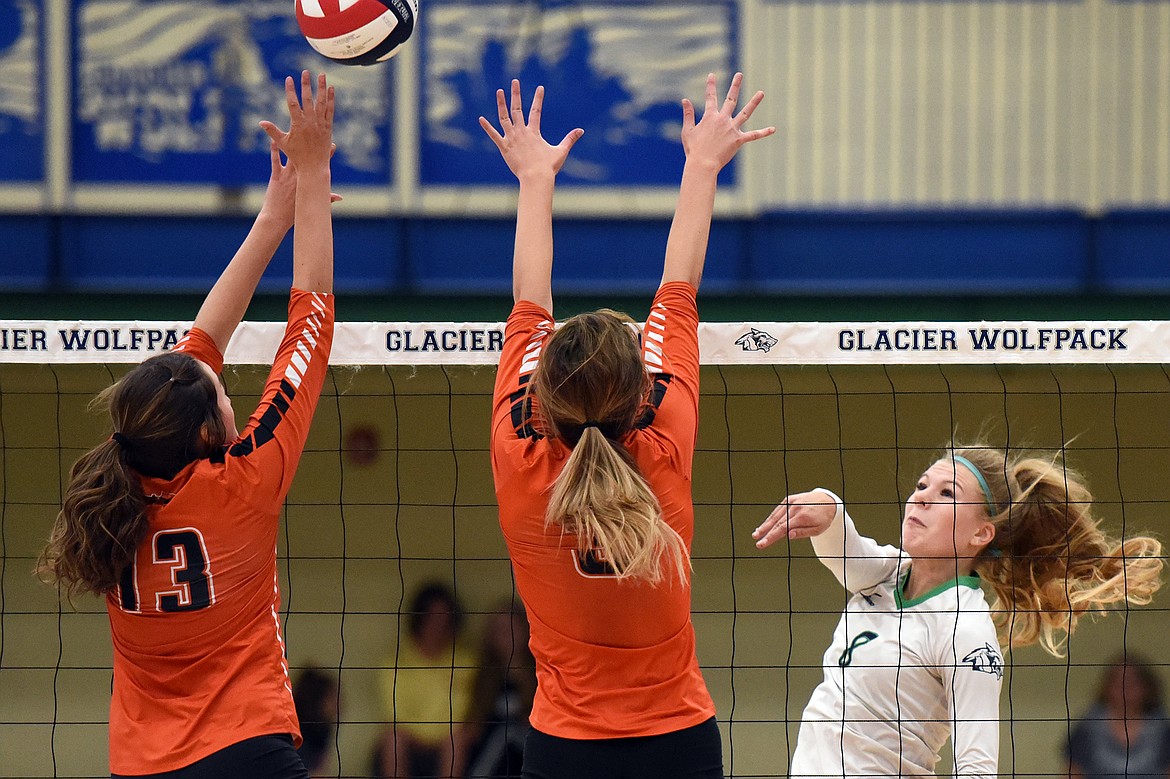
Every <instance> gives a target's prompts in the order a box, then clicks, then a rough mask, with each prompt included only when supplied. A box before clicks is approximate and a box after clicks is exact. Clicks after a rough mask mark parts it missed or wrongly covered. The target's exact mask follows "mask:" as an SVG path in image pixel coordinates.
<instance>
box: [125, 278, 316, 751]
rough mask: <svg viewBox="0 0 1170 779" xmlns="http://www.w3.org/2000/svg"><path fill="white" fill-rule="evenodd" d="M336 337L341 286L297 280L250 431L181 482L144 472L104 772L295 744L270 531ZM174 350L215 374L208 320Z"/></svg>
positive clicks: (219, 365) (191, 468) (187, 471)
mask: <svg viewBox="0 0 1170 779" xmlns="http://www.w3.org/2000/svg"><path fill="white" fill-rule="evenodd" d="M332 340H333V297H332V296H331V295H326V294H315V293H308V292H302V291H300V290H293V292H292V296H291V299H290V301H289V320H288V329H287V330H286V331H285V336H284V340H283V342H282V343H281V345H280V348H279V350H278V351H277V354H276V359H275V361H274V363H273V367H272V372H271V373H270V374H269V377H268V381H267V383H266V384H265V387H264V393H263V395H262V397H261V401H260V405H259V407H257V409H256V411H255V413H253V414H252V417H251V419H250V420H249V421H248V424H247V426H246V427H245V428H244V431H243V433H242V434H241V435H240V437H239V438H238V439H236V441H234V442H233V443H232V444H231V445H229V446H228V448H227V450H226V451H225V452H223V454H222V455H218V456H215V457H212V458H210V459H206V460H198V461H196V462H194V463H191V464H190V465H188V466H187V467H186V468H184V469H183V470H182V471H180V472H179V473H178V474H177V475H176V476H175V477H174V478H173V479H170V480H169V481H168V480H164V479H154V478H146V477H144V478H143V479H142V488H143V490H144V491H145V493H146V495H147V498H148V501H149V503H150V506H149V508H148V517H149V530H148V532H147V535H146V538H145V540H144V541H143V543H142V544H141V546H140V547H139V549H138V553H137V556H136V559H135V562H134V565H132V566H131V567H130V568H128V569H127V570H126V572H125V574H124V575H123V577H122V582H121V584H120V586H119V587H117V588H116V589H115V590H114V591H113V592H111V593H110V594H109V595H108V596H107V598H106V608H107V611H108V612H109V616H110V629H111V632H112V635H113V643H114V690H113V697H112V700H111V702H110V770H111V771H112V772H113V773H116V774H148V773H160V772H163V771H173V770H176V769H178V768H182V767H184V766H187V765H190V764H191V763H193V762H195V761H197V760H200V759H202V758H204V757H206V756H208V755H210V754H212V753H213V752H216V751H218V750H220V749H223V748H225V747H227V746H230V745H232V744H235V743H237V742H239V741H243V740H244V739H247V738H252V737H254V736H262V735H269V734H279V733H289V734H292V735H293V737H294V739H295V740H296V742H297V743H298V744H299V743H300V726H299V725H298V723H297V717H296V711H295V710H294V708H293V701H292V688H291V686H290V684H289V676H288V666H287V663H286V660H285V653H284V643H283V639H282V638H281V631H280V617H279V610H280V592H279V590H278V587H277V574H276V537H277V529H278V525H279V518H280V509H281V505H282V503H283V501H284V497H285V495H286V494H287V493H288V490H289V487H290V486H291V484H292V479H293V474H294V472H295V471H296V468H297V463H298V461H299V460H300V456H301V450H302V449H303V448H304V444H305V438H306V436H307V435H308V432H309V425H310V423H311V422H312V419H313V412H314V411H315V409H316V407H317V398H318V396H319V395H320V393H321V387H322V385H323V383H324V380H325V373H326V370H327V368H328V360H329V349H330V345H331V344H332ZM175 350H176V351H182V352H186V353H187V354H190V355H191V356H192V357H194V358H196V359H198V360H202V361H203V362H205V363H207V364H208V365H210V366H211V367H212V369H213V370H215V372H216V373H219V372H220V371H221V370H222V369H223V357H222V356H221V355H220V353H219V351H218V349H216V347H215V344H214V342H212V340H211V339H210V337H208V335H207V334H206V333H204V332H203V331H201V330H198V329H194V330H192V331H191V332H190V333H189V334H188V335H187V337H186V338H184V339H183V340H182V341H181V342H180V343H179V344H178V346H176V347H175Z"/></svg>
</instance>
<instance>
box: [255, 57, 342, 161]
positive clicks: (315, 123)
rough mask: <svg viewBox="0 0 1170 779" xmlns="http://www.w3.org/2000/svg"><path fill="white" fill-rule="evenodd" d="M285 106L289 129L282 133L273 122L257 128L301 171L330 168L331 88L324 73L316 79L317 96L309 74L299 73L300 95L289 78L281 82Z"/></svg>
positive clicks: (331, 154)
mask: <svg viewBox="0 0 1170 779" xmlns="http://www.w3.org/2000/svg"><path fill="white" fill-rule="evenodd" d="M284 96H285V100H286V101H287V103H288V117H289V128H288V132H282V131H281V130H280V129H279V128H277V126H276V125H274V124H273V123H272V122H261V123H260V126H261V127H262V128H263V129H264V132H266V133H268V137H269V138H271V139H272V140H273V142H274V143H276V146H277V148H279V149H280V150H281V151H282V152H284V155H285V156H286V157H288V158H289V160H290V161H291V163H292V164H293V165H294V166H295V167H297V168H299V169H300V170H302V171H304V170H308V169H309V168H312V167H316V166H326V167H328V165H329V158H330V157H332V156H333V148H334V147H333V87H331V86H329V85H328V84H326V83H325V74H324V73H322V74H320V75H319V76H317V95H316V97H314V96H313V82H312V77H311V76H310V75H309V71H307V70H306V71H303V72H302V73H301V96H300V98H299V99H298V98H297V91H296V88H295V85H294V82H293V80H292V76H289V77H288V78H286V79H285V80H284Z"/></svg>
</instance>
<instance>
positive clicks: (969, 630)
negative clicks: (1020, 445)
mask: <svg viewBox="0 0 1170 779" xmlns="http://www.w3.org/2000/svg"><path fill="white" fill-rule="evenodd" d="M822 492H825V493H827V494H828V495H830V496H832V497H833V498H834V500H836V501H837V515H836V517H835V518H834V520H833V524H832V526H831V527H830V528H829V529H828V530H827V531H826V532H825V533H823V534H821V535H820V536H817V537H816V538H814V539H813V540H812V542H813V548H814V550H815V551H816V553H817V557H819V558H820V560H821V562H822V563H823V564H824V565H825V566H826V567H827V568H828V569H829V570H830V571H832V572H833V574H834V575H835V576H836V577H837V580H838V581H839V582H841V584H842V585H844V587H845V588H846V589H847V590H848V591H849V592H850V593H853V595H852V597H851V598H850V599H849V602H848V604H847V606H846V608H845V612H844V613H843V614H842V615H841V621H840V622H839V623H838V624H837V628H836V630H835V631H834V632H833V642H832V644H831V645H830V646H829V649H828V651H827V652H825V656H824V660H823V663H822V665H823V666H824V670H825V678H824V680H823V681H822V682H821V683H820V684H819V685H818V686H817V688H816V689H815V690H814V691H813V694H812V698H811V699H810V700H809V703H808V706H807V707H805V710H804V714H803V716H802V717H801V726H800V735H799V738H798V740H797V745H796V752H795V754H794V755H793V757H792V770H791V776H792V777H819V778H821V779H824V778H826V777H834V778H840V779H844V778H846V777H847V778H848V779H870V778H871V777H890V776H934V775H935V765H936V764H937V763H938V760H939V750H940V749H941V748H942V746H943V745H944V744H945V743H946V740H947V738H948V737H951V738H952V747H953V752H954V755H955V764H954V766H953V767H952V773H953V775H954V776H963V777H995V776H996V771H997V763H998V759H999V691H1000V684H1001V681H1002V679H1003V658H1002V656H1001V654H1000V649H999V643H998V640H997V638H996V633H995V626H994V624H993V623H992V621H991V615H990V610H989V608H988V605H987V600H986V598H984V595H983V590H982V589H980V586H979V579H978V577H975V576H962V577H959V578H957V579H955V580H953V581H951V582H948V583H946V584H943V585H941V586H939V587H937V588H935V589H934V590H932V591H931V592H928V593H926V594H925V595H923V596H922V597H920V598H915V599H914V600H906V599H904V598H903V597H902V594H901V589H902V583H903V582H904V581H905V578H906V575H907V574H908V572H909V569H910V565H911V560H910V558H909V557H908V556H907V555H906V553H905V552H903V551H901V550H900V549H897V548H895V547H892V546H882V545H879V544H878V543H876V542H875V541H873V540H872V539H869V538H865V537H863V536H861V535H859V534H858V532H857V529H856V528H855V527H854V524H853V520H852V519H850V518H849V515H848V514H847V513H846V512H845V507H844V504H843V503H842V501H841V499H840V498H838V497H837V496H836V495H833V493H831V492H828V490H822Z"/></svg>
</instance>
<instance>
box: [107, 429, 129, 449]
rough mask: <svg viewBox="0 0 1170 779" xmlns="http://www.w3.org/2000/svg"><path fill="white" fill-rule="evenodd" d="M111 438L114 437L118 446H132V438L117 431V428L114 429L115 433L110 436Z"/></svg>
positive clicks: (126, 447) (124, 447)
mask: <svg viewBox="0 0 1170 779" xmlns="http://www.w3.org/2000/svg"><path fill="white" fill-rule="evenodd" d="M110 438H111V439H113V441H114V443H116V444H117V445H118V446H120V447H122V448H123V449H129V448H130V439H129V438H127V437H126V436H124V435H122V434H121V433H119V432H117V431H116V430H115V431H114V434H113V435H112V436H110Z"/></svg>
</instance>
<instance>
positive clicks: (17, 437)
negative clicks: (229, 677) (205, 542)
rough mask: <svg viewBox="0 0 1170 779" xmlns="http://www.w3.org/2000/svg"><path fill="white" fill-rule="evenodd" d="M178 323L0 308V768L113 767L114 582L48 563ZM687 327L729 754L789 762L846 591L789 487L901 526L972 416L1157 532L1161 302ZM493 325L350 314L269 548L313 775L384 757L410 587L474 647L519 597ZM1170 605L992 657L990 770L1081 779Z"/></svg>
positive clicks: (256, 350) (707, 622)
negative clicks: (95, 593) (506, 516)
mask: <svg viewBox="0 0 1170 779" xmlns="http://www.w3.org/2000/svg"><path fill="white" fill-rule="evenodd" d="M188 326H189V325H187V324H185V323H179V322H164V323H157V322H155V323H139V322H89V323H81V322H11V321H9V322H4V321H0V458H2V467H0V755H3V760H0V776H27V777H34V776H35V777H40V776H52V777H89V776H95V777H96V776H108V768H107V762H106V759H107V758H106V721H107V715H108V704H109V694H110V685H111V670H110V667H111V648H110V641H109V638H108V636H109V627H108V623H107V619H106V615H105V613H104V603H103V602H101V601H99V600H98V599H94V598H81V599H79V600H77V601H76V602H75V603H74V604H73V605H72V606H71V605H70V604H69V603H62V602H60V601H59V599H58V596H57V593H56V591H55V590H54V589H53V588H52V587H49V586H46V585H44V584H42V583H40V582H39V581H37V579H36V578H35V577H34V575H33V573H32V570H33V566H34V563H35V559H36V557H37V555H38V554H39V552H40V549H41V548H42V546H43V543H44V541H45V539H46V538H47V536H48V531H49V526H50V524H51V522H52V520H53V518H54V516H55V514H56V512H57V510H58V508H59V506H60V499H61V491H62V486H63V484H64V482H65V480H66V478H67V474H68V470H69V467H70V465H71V464H72V462H73V461H74V460H75V459H76V458H77V457H78V456H79V455H81V454H82V453H83V452H84V451H86V450H87V449H89V448H91V447H92V446H93V445H95V444H96V443H97V442H98V441H100V440H101V439H103V438H104V437H106V436H108V435H109V433H110V430H109V423H108V420H107V418H106V417H105V416H104V414H101V413H96V412H93V411H90V410H88V408H87V406H88V404H89V402H90V400H91V399H92V398H93V396H94V395H95V394H96V393H97V392H98V391H100V390H101V389H103V388H104V387H106V386H108V385H109V384H110V383H111V382H112V381H114V380H115V379H116V378H117V377H118V376H120V375H121V374H122V373H124V372H125V370H126V369H127V367H128V365H129V364H132V363H136V362H138V361H140V360H141V359H143V358H144V357H145V356H148V355H149V354H151V353H153V352H155V351H158V350H159V349H163V348H167V347H169V346H170V345H172V344H173V343H174V341H175V340H176V339H177V338H178V337H181V335H182V333H183V332H184V330H185V329H186V328H187V327H188ZM282 332H283V323H245V324H244V325H242V326H241V328H240V331H239V332H238V333H237V336H236V338H235V339H234V340H233V342H232V345H231V347H229V350H228V354H227V360H228V363H229V365H230V366H231V367H229V368H228V369H227V371H226V372H225V381H226V383H227V385H228V390H229V393H230V394H231V396H232V397H233V401H234V405H235V407H236V409H237V411H238V412H241V413H247V412H248V411H250V409H251V405H250V404H252V403H253V402H254V401H255V399H256V397H257V395H258V393H259V390H260V388H261V385H262V383H263V380H264V378H265V375H266V370H267V369H266V365H267V364H268V363H270V361H271V358H272V354H273V352H274V351H275V347H276V344H277V342H278V341H279V339H280V335H281V333H282ZM700 340H701V352H702V355H703V363H704V368H703V373H702V398H701V408H700V428H699V440H698V446H697V451H696V456H695V465H694V501H695V513H696V531H695V541H694V552H693V562H694V572H695V573H694V596H693V611H694V624H695V629H696V634H697V638H698V654H699V659H700V662H701V664H702V666H703V670H704V675H705V678H706V680H707V683H708V685H709V687H710V689H711V692H712V694H713V696H714V698H715V701H716V705H717V708H718V715H719V720H720V726H721V729H722V732H723V736H724V742H725V743H724V759H725V767H726V771H727V773H728V775H729V776H734V777H765V776H780V775H785V774H786V773H787V766H788V761H789V756H790V754H791V752H792V750H793V749H794V747H795V743H796V732H797V729H798V727H799V723H800V716H801V711H802V709H803V708H804V705H805V703H806V702H807V700H808V697H809V694H810V693H811V691H812V689H813V687H814V686H815V685H816V684H817V682H818V681H819V680H820V678H821V676H822V671H821V658H822V654H823V653H824V651H825V649H826V647H827V646H828V644H829V641H830V639H831V636H832V631H833V627H834V625H835V624H836V622H837V619H838V615H839V613H840V611H841V609H842V608H843V606H844V604H845V601H846V594H845V593H844V592H843V590H842V589H841V588H840V587H839V586H838V585H837V584H836V582H835V581H834V580H833V578H832V576H831V574H830V573H829V572H828V571H826V570H825V569H824V568H823V567H822V566H821V565H820V564H819V563H817V561H816V560H815V558H814V557H813V554H812V550H811V548H810V546H809V544H808V542H807V541H805V542H795V543H793V544H791V545H788V544H784V543H780V544H778V545H776V546H774V547H772V548H770V549H768V550H766V551H763V552H761V551H759V550H757V549H756V548H755V546H754V544H753V542H752V538H751V531H752V530H753V529H754V528H755V527H756V526H757V525H758V524H759V523H760V522H761V521H762V519H763V518H764V517H765V516H767V514H768V512H769V511H770V510H771V509H772V508H773V507H774V506H775V504H776V503H777V502H778V501H779V500H780V499H781V498H783V497H784V496H785V495H787V494H789V493H793V492H799V491H805V490H808V489H811V488H813V487H816V486H823V487H827V488H829V489H832V490H833V491H835V492H837V493H838V494H840V495H842V496H843V497H844V498H845V500H846V502H847V504H848V505H849V506H850V512H851V514H852V515H853V516H854V518H855V519H856V521H857V523H858V526H859V528H860V529H861V531H862V532H863V533H865V534H867V535H871V536H873V537H875V538H877V539H878V540H879V541H881V542H884V543H891V544H896V543H897V541H898V527H899V522H900V518H901V512H902V505H903V503H904V501H905V498H906V496H907V495H908V494H909V493H910V491H911V490H912V489H913V486H914V484H915V481H916V479H917V478H918V476H919V474H920V473H921V472H922V470H923V469H925V468H926V467H927V466H928V465H929V464H930V463H931V462H933V460H934V459H935V458H936V457H937V456H938V454H939V452H940V451H941V450H942V448H943V447H944V446H945V445H947V444H948V443H949V442H951V441H952V439H953V438H956V437H957V438H958V439H960V440H975V439H978V440H980V441H982V442H984V443H987V444H989V445H992V446H998V447H1004V448H1007V449H1029V450H1030V449H1048V450H1060V449H1064V450H1065V451H1066V453H1067V459H1068V461H1069V463H1070V464H1071V465H1072V466H1075V467H1076V468H1077V469H1078V470H1079V471H1081V472H1082V473H1084V474H1085V475H1086V476H1087V478H1088V482H1089V485H1090V487H1091V488H1092V491H1093V494H1094V496H1095V499H1096V501H1095V502H1096V506H1097V513H1098V514H1100V515H1101V516H1102V517H1104V518H1105V521H1106V524H1107V525H1108V527H1109V528H1110V529H1112V530H1113V531H1114V532H1115V533H1124V534H1127V535H1129V534H1136V533H1139V532H1143V531H1150V532H1152V533H1154V534H1155V535H1160V536H1162V537H1166V536H1167V535H1168V534H1167V532H1166V531H1167V529H1168V528H1170V520H1168V519H1167V517H1168V516H1170V511H1168V508H1170V479H1167V476H1166V475H1167V474H1170V427H1168V426H1167V420H1170V374H1167V371H1166V370H1165V368H1164V367H1163V365H1162V364H1161V361H1162V360H1164V359H1165V356H1166V355H1168V354H1170V322H1104V323H1037V322H1009V323H949V324H948V323H897V324H893V323H890V324H875V323H853V324H850V323H833V324H795V323H755V324H739V323H714V324H704V325H703V326H702V330H701V339H700ZM501 343H502V326H501V325H499V324H496V323H429V324H393V323H340V324H339V325H338V328H337V336H336V339H335V347H334V352H333V360H332V363H333V366H334V367H333V368H332V369H331V372H330V376H329V378H328V380H327V381H326V385H325V390H324V394H323V396H322V398H321V401H320V405H319V408H318V412H317V416H316V419H315V422H314V425H313V429H312V433H311V435H310V439H309V442H308V446H307V448H306V451H305V454H304V457H303V459H302V462H301V466H300V470H299V472H298V475H297V478H296V482H295V484H294V486H293V488H292V491H291V493H290V494H289V496H288V500H287V505H286V510H285V521H284V524H283V526H282V530H281V542H280V549H279V568H280V574H281V579H282V582H281V587H282V592H283V613H282V618H283V627H284V638H285V642H286V646H287V653H288V659H289V664H290V667H291V668H292V672H293V676H294V678H295V677H296V676H297V675H298V673H299V672H300V671H301V670H303V669H304V668H307V667H310V666H314V667H319V668H322V669H324V670H325V671H326V672H327V673H328V674H329V675H330V676H332V677H333V678H334V679H336V680H337V682H338V683H339V687H340V713H339V717H338V723H337V725H336V726H335V727H331V732H332V734H333V735H334V736H335V743H334V744H331V745H330V746H329V748H328V751H327V759H326V763H325V768H324V769H323V773H322V775H325V776H339V777H340V776H344V777H362V776H371V775H373V773H374V771H373V768H374V767H373V764H372V755H373V752H374V750H375V745H376V743H377V742H378V740H379V738H380V735H381V734H383V733H384V732H385V731H386V728H387V723H388V721H389V720H390V719H392V718H393V717H394V716H395V704H394V702H393V701H392V700H387V696H386V695H385V694H384V693H383V692H382V691H383V689H384V688H385V687H386V684H387V682H386V680H387V678H393V675H394V673H395V670H398V671H400V672H401V671H403V670H406V663H405V661H404V660H401V658H403V657H405V655H404V654H403V646H404V642H405V640H406V639H405V638H404V635H405V633H406V632H407V626H408V624H409V622H410V618H411V614H410V603H411V599H412V596H413V594H414V593H415V592H416V591H417V590H418V588H419V587H421V586H423V585H424V584H426V583H428V582H440V583H444V584H446V585H447V586H449V587H450V588H451V589H452V590H453V591H454V592H455V594H456V596H457V598H458V599H459V601H460V602H461V604H462V606H463V608H464V610H465V612H466V614H467V617H468V619H467V624H466V630H465V632H464V637H463V644H465V645H466V647H467V653H466V655H465V656H466V657H469V658H475V657H478V656H479V655H477V652H476V649H477V647H478V645H479V644H480V642H481V640H482V639H481V637H482V636H484V634H485V631H488V625H489V623H490V622H491V621H492V619H493V618H494V617H495V616H496V615H497V614H499V613H501V612H502V611H503V610H505V609H506V604H507V603H508V601H509V599H511V598H512V597H513V595H514V590H513V583H512V578H511V569H510V565H509V563H508V558H507V553H506V550H505V547H504V543H503V540H502V538H501V536H500V531H499V528H498V525H497V518H496V507H495V502H494V493H493V488H492V480H491V469H490V463H489V459H488V454H487V433H488V419H489V413H490V404H491V388H492V382H493V379H494V373H495V371H494V363H495V360H496V358H497V356H498V351H499V347H500V345H501ZM1167 602H1168V601H1167V596H1166V595H1165V594H1164V593H1163V594H1159V596H1158V598H1157V599H1156V600H1155V601H1154V603H1153V604H1151V605H1150V606H1148V607H1144V608H1139V609H1132V610H1123V611H1122V612H1121V613H1119V614H1116V615H1111V616H1110V617H1109V618H1108V619H1106V620H1102V621H1098V622H1086V623H1085V624H1083V625H1082V627H1081V628H1080V629H1079V630H1078V633H1077V634H1076V635H1075V636H1074V637H1073V638H1072V640H1071V641H1070V643H1069V646H1068V652H1067V655H1066V656H1065V657H1064V658H1061V659H1054V658H1052V657H1050V656H1048V655H1045V654H1044V653H1042V652H1041V651H1040V650H1038V649H1035V648H1028V649H1024V650H1014V651H1007V652H1005V654H1006V661H1007V669H1006V676H1005V679H1004V686H1003V695H1002V700H1001V712H1002V715H1001V718H1002V723H1003V724H1002V727H1001V737H1002V745H1001V751H1000V774H1001V775H1003V776H1019V777H1024V776H1037V777H1038V776H1053V775H1062V776H1063V775H1065V769H1066V764H1065V758H1064V748H1065V743H1066V742H1067V740H1068V737H1069V734H1070V732H1071V729H1072V727H1073V724H1074V723H1075V722H1076V720H1077V719H1078V718H1080V717H1081V716H1082V715H1083V714H1084V713H1085V711H1086V710H1087V709H1088V708H1089V707H1090V706H1091V705H1092V704H1093V702H1094V701H1095V700H1096V698H1097V695H1098V692H1099V690H1100V689H1101V687H1102V679H1103V676H1104V674H1105V673H1106V665H1107V664H1108V663H1109V662H1110V660H1111V659H1112V658H1113V657H1114V656H1115V655H1118V654H1119V653H1121V652H1122V651H1123V650H1124V651H1127V652H1129V653H1131V654H1133V655H1144V656H1145V657H1146V658H1148V659H1149V660H1150V661H1151V663H1152V665H1153V666H1154V669H1155V672H1156V674H1158V675H1161V676H1164V675H1165V674H1166V672H1167V669H1166V661H1165V660H1164V658H1165V657H1166V652H1165V649H1164V646H1163V642H1162V637H1163V635H1164V633H1165V624H1166V618H1167V616H1166V606H1167ZM477 662H480V661H478V660H472V661H469V663H464V662H463V661H459V662H456V660H455V655H454V654H453V655H452V666H456V665H459V666H461V667H462V666H463V665H467V666H468V667H467V668H466V669H463V670H468V671H474V670H475V666H476V663H477ZM456 676H458V674H456V673H452V674H451V677H452V678H454V677H456ZM452 699H454V695H452ZM452 719H455V717H454V716H452ZM428 724H431V725H434V724H436V723H433V722H432V723H428ZM437 724H438V725H440V726H446V730H447V731H448V732H449V731H450V730H451V729H452V728H451V727H450V726H451V725H452V723H450V722H448V723H437ZM948 765H949V763H948V762H947V760H946V757H945V756H944V760H943V761H942V762H940V764H939V770H940V772H943V773H945V772H946V771H947V767H948Z"/></svg>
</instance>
